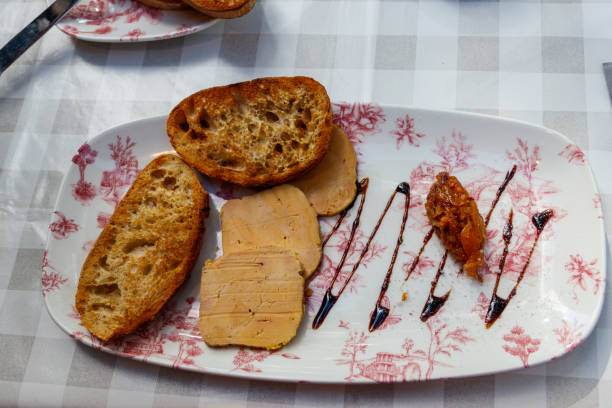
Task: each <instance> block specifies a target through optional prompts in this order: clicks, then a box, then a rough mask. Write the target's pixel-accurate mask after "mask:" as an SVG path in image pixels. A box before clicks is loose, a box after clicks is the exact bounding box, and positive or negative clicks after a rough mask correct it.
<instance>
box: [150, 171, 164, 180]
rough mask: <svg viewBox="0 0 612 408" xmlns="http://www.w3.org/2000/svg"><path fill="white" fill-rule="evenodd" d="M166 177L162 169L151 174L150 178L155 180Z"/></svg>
mask: <svg viewBox="0 0 612 408" xmlns="http://www.w3.org/2000/svg"><path fill="white" fill-rule="evenodd" d="M165 175H166V172H165V171H164V170H163V169H157V170H155V171H152V172H151V177H153V178H155V179H160V178H162V177H164V176H165Z"/></svg>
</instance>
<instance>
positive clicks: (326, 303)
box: [312, 177, 370, 329]
mask: <svg viewBox="0 0 612 408" xmlns="http://www.w3.org/2000/svg"><path fill="white" fill-rule="evenodd" d="M369 183H370V179H369V178H367V177H365V178H363V179H361V180H360V181H359V183H358V184H357V194H361V201H360V202H359V208H358V209H357V215H356V216H355V219H354V220H353V225H352V226H351V233H350V236H349V240H348V242H347V244H346V248H344V252H343V253H342V258H340V262H339V263H338V265H337V266H336V270H335V271H334V277H333V278H332V280H331V282H330V283H329V287H328V288H327V291H326V292H325V296H324V297H323V301H322V302H321V307H320V308H319V311H318V312H317V315H316V316H315V318H314V320H313V321H312V328H313V329H318V328H319V326H321V324H322V323H323V320H325V317H326V316H327V314H328V313H329V311H330V310H331V308H332V307H333V306H334V304H335V303H336V301H337V300H338V297H339V296H340V294H341V293H342V291H341V292H340V293H338V294H337V295H334V294H332V293H331V290H332V288H333V287H334V284H335V283H336V279H338V275H339V274H340V271H341V270H342V267H343V266H344V262H345V261H346V255H347V254H348V251H349V249H350V248H351V245H353V238H355V232H356V231H357V228H358V227H359V221H360V220H361V211H362V210H363V204H364V203H365V199H366V196H367V194H368V185H369ZM353 203H354V202H353ZM341 217H342V216H341ZM339 226H340V223H339V222H336V225H335V226H334V228H333V229H332V231H331V232H330V234H329V235H328V236H327V238H326V239H325V242H327V240H328V239H329V237H331V236H332V235H333V234H334V233H335V232H336V230H337V229H338V227H339ZM360 259H361V258H360ZM343 289H344V288H343Z"/></svg>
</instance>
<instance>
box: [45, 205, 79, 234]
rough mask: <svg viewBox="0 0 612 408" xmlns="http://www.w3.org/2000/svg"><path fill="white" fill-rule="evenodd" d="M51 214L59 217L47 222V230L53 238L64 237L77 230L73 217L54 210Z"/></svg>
mask: <svg viewBox="0 0 612 408" xmlns="http://www.w3.org/2000/svg"><path fill="white" fill-rule="evenodd" d="M53 214H55V215H57V216H58V217H59V220H58V221H55V222H52V223H51V224H49V231H51V235H52V236H53V238H55V239H66V238H68V236H69V235H70V234H72V233H73V232H77V231H78V230H79V226H78V224H77V223H75V222H74V220H73V219H68V218H66V216H65V215H64V214H62V213H61V212H59V211H54V212H53Z"/></svg>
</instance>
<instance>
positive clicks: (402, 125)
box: [391, 114, 425, 150]
mask: <svg viewBox="0 0 612 408" xmlns="http://www.w3.org/2000/svg"><path fill="white" fill-rule="evenodd" d="M395 124H396V126H397V129H395V130H394V131H392V132H391V133H392V134H394V135H395V136H397V137H396V139H395V145H396V146H397V150H399V149H400V147H401V146H402V143H404V141H406V142H408V144H409V145H411V146H414V147H419V145H420V144H419V139H420V138H423V137H425V134H424V133H417V132H416V131H415V129H414V118H411V117H410V115H408V114H406V116H404V117H403V118H397V119H395Z"/></svg>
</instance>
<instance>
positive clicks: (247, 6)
mask: <svg viewBox="0 0 612 408" xmlns="http://www.w3.org/2000/svg"><path fill="white" fill-rule="evenodd" d="M183 1H184V2H185V4H188V5H190V6H191V7H192V8H194V9H195V10H197V11H199V12H200V13H204V14H206V15H207V16H210V17H214V18H226V19H228V18H238V17H242V16H244V15H245V14H247V13H248V12H249V11H251V9H252V8H253V7H254V6H255V0H246V1H244V2H243V4H242V5H241V6H239V7H236V8H233V9H221V8H219V9H208V8H206V7H205V6H202V5H201V3H203V2H202V1H201V0H183Z"/></svg>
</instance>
